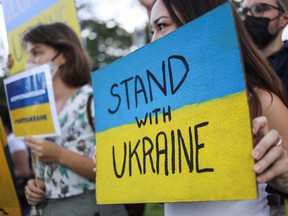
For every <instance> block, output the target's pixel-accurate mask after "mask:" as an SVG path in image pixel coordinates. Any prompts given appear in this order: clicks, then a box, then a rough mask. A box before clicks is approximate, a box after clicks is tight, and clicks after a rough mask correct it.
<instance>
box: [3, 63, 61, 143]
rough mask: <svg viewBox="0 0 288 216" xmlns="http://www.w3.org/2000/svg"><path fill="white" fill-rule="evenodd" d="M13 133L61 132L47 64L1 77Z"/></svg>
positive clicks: (40, 134)
mask: <svg viewBox="0 0 288 216" xmlns="http://www.w3.org/2000/svg"><path fill="white" fill-rule="evenodd" d="M4 85H5V91H6V98H7V103H8V107H9V111H10V118H11V123H12V128H13V132H14V135H15V137H25V136H35V137H45V138H46V137H53V136H59V135H60V134H61V130H60V125H59V121H58V116H57V111H56V106H55V100H54V94H53V84H52V78H51V73H50V67H49V65H43V66H40V67H37V68H33V69H30V70H27V71H24V72H21V73H18V74H15V75H13V76H11V77H9V78H7V79H5V80H4Z"/></svg>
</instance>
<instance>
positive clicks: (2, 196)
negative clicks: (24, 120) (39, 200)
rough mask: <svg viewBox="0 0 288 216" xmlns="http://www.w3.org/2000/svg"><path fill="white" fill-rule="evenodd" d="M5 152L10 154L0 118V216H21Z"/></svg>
mask: <svg viewBox="0 0 288 216" xmlns="http://www.w3.org/2000/svg"><path fill="white" fill-rule="evenodd" d="M5 152H6V153H7V154H10V153H9V149H8V145H7V139H6V133H5V130H4V127H3V124H2V121H1V118H0V174H1V175H0V176H1V177H0V185H1V187H0V215H21V209H20V205H19V201H18V198H17V195H16V190H15V187H14V183H13V178H12V176H11V172H10V169H9V166H8V160H7V159H6V154H5ZM11 171H13V170H11Z"/></svg>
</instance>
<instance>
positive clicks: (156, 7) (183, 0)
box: [139, 0, 288, 216]
mask: <svg viewBox="0 0 288 216" xmlns="http://www.w3.org/2000/svg"><path fill="white" fill-rule="evenodd" d="M139 1H140V3H142V4H143V5H146V4H147V1H149V0H139ZM144 1H145V4H144V3H143V2H144ZM150 2H151V4H153V7H152V10H151V12H150V15H151V17H150V25H151V27H150V29H151V34H152V35H151V38H152V41H154V40H157V39H159V38H161V37H163V36H165V35H166V34H168V33H170V32H172V31H174V30H176V29H177V28H179V27H181V26H182V25H185V24H186V23H188V22H190V21H192V20H194V19H196V18H197V17H199V16H201V15H203V14H205V13H207V12H209V11H210V10H213V9H214V8H216V7H217V6H220V5H221V4H223V3H226V2H227V1H226V0H194V1H191V0H156V1H154V3H153V1H151V0H150ZM147 8H148V7H147ZM234 8H236V7H235V6H234ZM148 9H149V8H148ZM233 15H234V19H235V26H236V31H237V34H238V38H239V45H240V49H241V51H242V56H243V68H244V69H245V70H244V72H245V77H246V82H247V92H248V95H249V107H250V113H251V118H252V119H253V121H252V126H253V133H254V137H256V138H257V139H255V147H254V149H253V152H252V157H253V158H254V159H255V165H254V171H255V174H256V175H257V183H258V194H259V198H258V199H257V200H247V201H245V200H244V201H214V202H211V201H210V202H192V203H166V204H165V215H166V216H175V215H181V216H190V215H191V216H192V215H193V216H198V215H199V216H210V215H213V216H226V215H227V216H231V215H233V216H244V215H245V216H268V215H270V211H269V209H270V207H269V206H268V205H267V199H266V197H267V195H268V194H267V192H266V191H265V187H266V185H267V184H269V186H270V187H271V188H273V189H274V190H275V191H277V193H278V194H281V196H282V197H286V196H287V192H288V187H287V186H288V185H287V184H288V170H287V165H288V164H287V162H288V158H287V149H288V136H287V130H288V122H287V121H286V120H284V121H283V119H287V118H288V108H287V107H288V103H287V101H286V95H285V91H284V88H283V86H282V83H281V81H280V80H279V78H278V77H277V75H276V74H275V72H274V71H273V69H272V68H271V67H270V65H269V63H268V62H267V61H266V60H265V59H264V58H263V57H262V55H261V53H260V52H259V51H258V50H257V49H256V47H255V45H254V43H253V42H252V41H251V40H250V36H249V35H248V33H247V32H246V29H245V26H244V25H243V22H242V20H241V18H240V17H239V15H238V14H237V12H236V9H235V10H233ZM161 52H163V50H162V51H161ZM261 116H262V117H261ZM263 116H264V117H263ZM260 122H261V124H260ZM268 123H269V126H268ZM260 125H261V126H260ZM259 128H262V129H261V130H259ZM264 128H265V129H264ZM262 130H264V131H265V133H262V132H263V131H262ZM261 131H262V132H261ZM276 131H278V133H279V134H280V135H281V136H282V138H283V139H282V141H283V142H282V147H281V148H276V147H279V146H277V145H275V144H276V143H278V141H277V139H275V138H276V137H275V134H274V133H275V132H276ZM279 134H278V135H279ZM256 140H258V141H256ZM243 144H244V143H243ZM260 149H261V153H260V155H261V156H259V155H258V157H257V156H256V154H255V153H256V152H258V151H259V150H260ZM281 152H282V153H281ZM272 155H273V156H272ZM259 165H260V166H261V167H262V169H258V168H257V167H259ZM276 170H277V171H276ZM279 201H280V200H279ZM278 204H279V203H278Z"/></svg>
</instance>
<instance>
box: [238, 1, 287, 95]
mask: <svg viewBox="0 0 288 216" xmlns="http://www.w3.org/2000/svg"><path fill="white" fill-rule="evenodd" d="M238 12H239V13H240V15H241V17H242V19H243V22H244V24H245V27H246V29H247V31H248V33H249V35H250V36H251V39H252V40H253V42H254V43H255V44H256V46H257V47H258V48H259V49H260V51H261V52H262V53H263V54H264V56H265V57H266V58H267V59H268V61H269V62H270V64H271V66H272V67H273V69H274V70H275V71H276V72H277V74H278V76H279V77H280V79H281V80H282V82H283V85H284V88H285V90H286V94H288V41H287V40H286V41H282V33H283V30H284V28H285V26H287V24H288V1H287V0H244V1H243V2H242V4H241V7H240V8H239V10H238Z"/></svg>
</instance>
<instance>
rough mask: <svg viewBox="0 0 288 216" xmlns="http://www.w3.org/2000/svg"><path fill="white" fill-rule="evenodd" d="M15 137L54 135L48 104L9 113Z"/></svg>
mask: <svg viewBox="0 0 288 216" xmlns="http://www.w3.org/2000/svg"><path fill="white" fill-rule="evenodd" d="M11 121H12V126H13V132H14V134H15V136H32V135H40V134H52V133H55V128H54V124H53V119H52V115H51V110H50V105H49V104H40V105H35V106H29V107H25V108H20V109H17V110H13V111H11Z"/></svg>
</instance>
